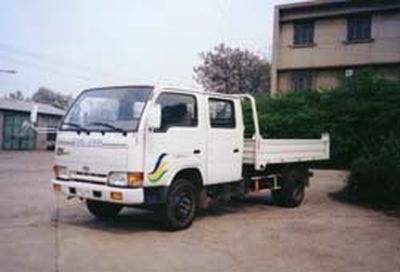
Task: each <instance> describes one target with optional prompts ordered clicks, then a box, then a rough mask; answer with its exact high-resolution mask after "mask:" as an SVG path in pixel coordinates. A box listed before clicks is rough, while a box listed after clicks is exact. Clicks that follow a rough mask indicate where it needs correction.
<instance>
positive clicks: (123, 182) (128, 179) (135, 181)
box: [108, 172, 143, 188]
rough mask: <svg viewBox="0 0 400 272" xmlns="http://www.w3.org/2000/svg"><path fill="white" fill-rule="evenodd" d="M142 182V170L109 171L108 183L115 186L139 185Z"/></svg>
mask: <svg viewBox="0 0 400 272" xmlns="http://www.w3.org/2000/svg"><path fill="white" fill-rule="evenodd" d="M142 183H143V172H111V173H110V174H109V175H108V185H110V186H116V187H134V188H137V187H140V186H142Z"/></svg>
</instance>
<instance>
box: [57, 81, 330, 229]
mask: <svg viewBox="0 0 400 272" xmlns="http://www.w3.org/2000/svg"><path fill="white" fill-rule="evenodd" d="M242 99H243V96H240V95H226V94H219V93H211V92H202V91H195V90H187V89H179V88H171V87H158V86H150V85H144V86H139V85H135V86H121V87H106V88H95V89H89V90H85V91H83V92H82V93H81V94H80V95H79V96H78V97H77V99H76V100H75V102H74V103H73V104H72V106H71V107H70V109H69V110H68V112H67V113H66V115H65V117H64V118H63V120H62V122H61V124H60V127H59V130H58V136H57V141H56V150H55V165H54V178H53V179H52V180H51V183H52V186H53V189H54V190H55V191H56V192H60V193H63V194H65V195H67V196H68V197H78V198H80V199H83V200H84V201H85V202H86V205H87V207H88V209H89V211H90V212H91V213H92V214H94V215H95V216H96V217H99V218H102V219H107V218H110V217H114V216H116V215H117V214H118V212H119V211H120V210H121V209H122V208H123V207H129V206H134V207H146V208H148V207H151V208H156V209H157V210H159V211H160V215H161V217H162V219H163V222H164V224H165V226H166V227H167V228H168V229H173V230H177V229H183V228H186V227H188V226H190V224H191V223H192V221H193V219H194V218H195V215H196V212H197V210H198V208H199V207H201V206H202V204H203V203H204V202H205V199H206V198H208V197H221V196H223V197H225V198H226V197H228V198H230V197H232V196H238V195H241V196H243V195H245V194H246V193H247V192H248V191H249V190H255V189H259V188H268V187H270V188H272V189H274V190H276V191H279V190H280V191H281V192H282V191H283V187H282V185H281V184H279V183H282V182H279V177H278V176H279V175H280V174H279V173H278V174H277V173H272V172H270V173H269V172H268V171H266V168H267V163H264V164H263V162H262V161H260V160H266V159H267V158H264V157H263V155H262V154H260V155H257V154H258V153H257V152H259V149H260V148H261V147H260V145H262V139H261V136H259V132H258V120H257V116H256V113H257V112H256V108H255V103H254V99H253V100H252V107H253V118H255V119H254V122H255V127H256V133H255V135H253V137H252V138H251V139H249V140H251V142H247V143H245V139H244V128H245V127H244V122H243V116H242V107H241V100H242ZM250 99H252V98H251V97H250ZM318 144H320V142H318ZM257 145H258V146H257ZM324 148H326V146H324ZM328 149H329V146H328ZM320 151H321V150H319V149H318V152H320ZM245 152H246V154H244V153H245ZM249 152H250V153H254V154H250V156H249ZM322 152H325V153H323V154H322V155H321V154H319V155H320V157H318V156H317V157H314V159H323V158H325V157H326V150H325V149H324V150H322ZM320 153H321V152H320ZM317 155H318V154H317ZM301 160H302V159H301V158H300V160H299V161H297V162H301ZM304 160H306V159H304ZM307 160H309V159H307ZM278 168H279V167H278ZM260 173H262V174H263V175H261V176H260ZM296 175H298V176H301V177H300V178H299V181H298V183H299V184H301V186H300V187H301V188H302V190H303V188H304V184H305V183H306V181H305V179H306V176H307V173H306V172H304V171H303V172H301V173H300V174H299V173H297V174H296ZM256 187H257V188H256ZM300 193H301V192H300ZM303 195H304V190H303ZM301 201H302V197H301V200H300V202H301ZM295 204H296V205H295V206H297V205H299V204H300V203H295Z"/></svg>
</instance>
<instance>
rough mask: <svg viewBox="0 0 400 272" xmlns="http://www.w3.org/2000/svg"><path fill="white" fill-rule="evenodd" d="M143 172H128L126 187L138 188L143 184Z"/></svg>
mask: <svg viewBox="0 0 400 272" xmlns="http://www.w3.org/2000/svg"><path fill="white" fill-rule="evenodd" d="M143 177H144V175H143V172H130V173H128V186H130V187H140V186H142V183H143Z"/></svg>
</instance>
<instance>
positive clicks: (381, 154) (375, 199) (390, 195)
mask: <svg viewBox="0 0 400 272" xmlns="http://www.w3.org/2000/svg"><path fill="white" fill-rule="evenodd" d="M348 188H349V192H350V193H351V195H352V196H353V197H356V198H357V199H358V200H361V201H363V202H369V203H385V204H400V197H399V196H400V139H399V138H398V137H395V136H393V137H390V138H388V139H385V140H384V144H383V145H382V147H381V148H380V149H379V150H377V152H374V151H373V150H370V151H369V152H368V153H366V154H363V155H362V156H360V157H359V158H357V159H355V160H354V162H353V163H352V165H351V175H350V177H349V181H348Z"/></svg>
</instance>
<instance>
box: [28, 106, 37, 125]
mask: <svg viewBox="0 0 400 272" xmlns="http://www.w3.org/2000/svg"><path fill="white" fill-rule="evenodd" d="M37 115H38V106H37V105H33V107H32V111H31V116H30V118H29V119H30V121H31V124H36V122H37Z"/></svg>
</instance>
